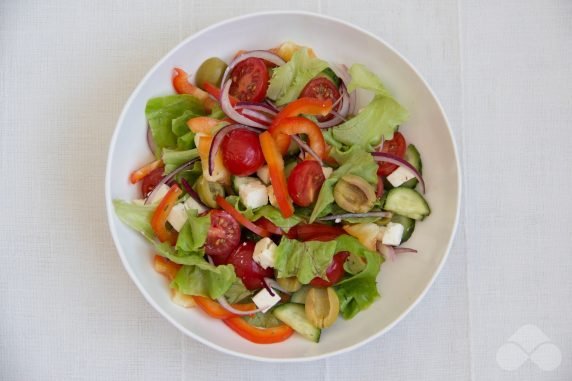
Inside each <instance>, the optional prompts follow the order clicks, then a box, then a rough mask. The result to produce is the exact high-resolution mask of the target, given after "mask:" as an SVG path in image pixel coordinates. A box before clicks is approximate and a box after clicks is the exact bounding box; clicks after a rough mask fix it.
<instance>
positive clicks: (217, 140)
mask: <svg viewBox="0 0 572 381" xmlns="http://www.w3.org/2000/svg"><path fill="white" fill-rule="evenodd" d="M236 129H244V130H248V131H253V132H256V133H258V132H260V131H258V130H256V129H255V128H251V127H248V126H245V125H242V124H230V125H228V126H224V127H223V128H221V129H220V130H218V132H217V133H216V134H215V136H214V138H213V141H212V143H211V148H210V149H209V175H211V176H212V174H213V172H214V166H215V158H216V154H217V152H218V150H219V148H220V145H221V144H222V141H223V139H224V137H225V136H226V135H227V134H228V133H229V132H231V131H234V130H236Z"/></svg>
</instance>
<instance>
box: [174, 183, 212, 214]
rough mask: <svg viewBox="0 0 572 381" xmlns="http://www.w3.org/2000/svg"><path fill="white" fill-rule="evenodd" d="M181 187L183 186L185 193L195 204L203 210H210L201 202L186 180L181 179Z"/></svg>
mask: <svg viewBox="0 0 572 381" xmlns="http://www.w3.org/2000/svg"><path fill="white" fill-rule="evenodd" d="M181 185H182V186H183V188H185V191H186V192H187V193H188V194H189V196H190V197H191V198H192V199H193V200H195V201H196V202H197V204H199V205H200V206H202V207H203V208H205V209H210V208H209V207H208V206H206V205H205V204H204V203H203V202H202V201H201V198H200V197H199V194H198V193H197V192H195V190H194V189H193V188H192V187H191V184H189V182H188V181H187V180H186V179H181Z"/></svg>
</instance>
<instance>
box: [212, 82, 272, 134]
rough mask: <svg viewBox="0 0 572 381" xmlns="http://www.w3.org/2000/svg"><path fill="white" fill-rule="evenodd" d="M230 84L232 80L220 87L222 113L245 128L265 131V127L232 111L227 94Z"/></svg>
mask: <svg viewBox="0 0 572 381" xmlns="http://www.w3.org/2000/svg"><path fill="white" fill-rule="evenodd" d="M231 83H232V80H228V81H227V82H226V83H224V85H223V87H222V92H221V95H220V106H221V108H222V111H223V112H224V113H225V114H226V116H228V117H229V118H230V119H232V120H234V121H236V122H237V123H241V124H244V125H246V126H251V127H258V128H263V129H266V126H265V125H264V124H262V123H258V122H255V121H253V120H252V119H250V118H247V117H246V116H244V115H242V114H240V113H239V112H238V111H236V110H235V109H234V107H232V104H231V103H230V98H229V94H228V92H229V91H230V85H231Z"/></svg>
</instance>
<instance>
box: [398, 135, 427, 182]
mask: <svg viewBox="0 0 572 381" xmlns="http://www.w3.org/2000/svg"><path fill="white" fill-rule="evenodd" d="M403 158H404V159H405V160H407V161H408V162H409V164H411V165H412V166H413V167H415V169H416V170H418V171H419V173H422V172H423V162H422V161H421V154H419V151H418V150H417V148H416V147H415V146H414V145H413V144H410V145H408V146H407V149H406V150H405V156H404V157H403ZM418 182H419V180H417V179H411V180H407V181H406V182H404V183H403V184H401V186H402V187H405V188H411V189H414V188H415V187H416V186H417V183H418Z"/></svg>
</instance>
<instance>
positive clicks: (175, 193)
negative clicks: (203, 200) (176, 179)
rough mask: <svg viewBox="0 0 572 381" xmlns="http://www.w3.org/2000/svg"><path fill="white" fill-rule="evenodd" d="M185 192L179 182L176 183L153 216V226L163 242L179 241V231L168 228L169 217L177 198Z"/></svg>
mask: <svg viewBox="0 0 572 381" xmlns="http://www.w3.org/2000/svg"><path fill="white" fill-rule="evenodd" d="M182 193H183V191H181V189H180V188H179V186H178V185H177V184H174V185H173V186H172V187H171V188H170V189H169V191H168V192H167V194H166V195H165V197H163V199H162V200H161V202H160V203H159V205H158V206H157V209H155V212H154V213H153V216H152V217H151V227H152V228H153V231H154V232H155V235H156V236H157V238H159V241H161V242H170V243H171V244H172V245H174V244H175V243H177V233H176V232H174V231H171V230H168V229H167V225H166V224H167V217H169V213H171V210H172V209H173V206H175V203H176V202H177V199H178V198H179V196H180V195H181V194H182Z"/></svg>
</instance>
